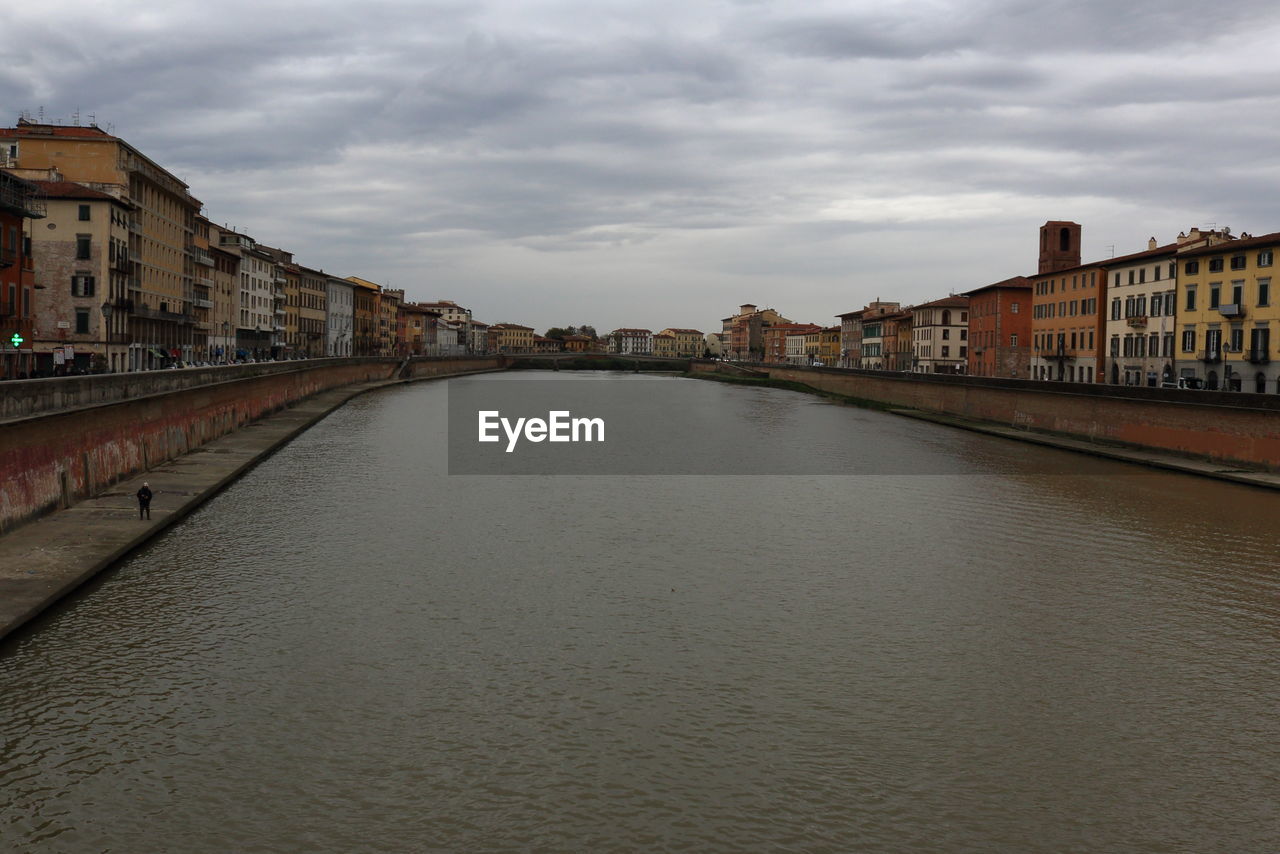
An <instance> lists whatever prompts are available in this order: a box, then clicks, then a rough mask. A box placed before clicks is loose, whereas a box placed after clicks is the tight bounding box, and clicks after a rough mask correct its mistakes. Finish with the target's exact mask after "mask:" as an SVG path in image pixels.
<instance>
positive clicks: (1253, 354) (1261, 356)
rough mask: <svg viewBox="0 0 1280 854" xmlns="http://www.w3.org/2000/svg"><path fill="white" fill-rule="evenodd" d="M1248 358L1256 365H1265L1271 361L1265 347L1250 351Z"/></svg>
mask: <svg viewBox="0 0 1280 854" xmlns="http://www.w3.org/2000/svg"><path fill="white" fill-rule="evenodd" d="M1246 358H1248V360H1249V361H1250V362H1253V363H1254V364H1255V365H1265V364H1266V363H1267V362H1270V361H1271V356H1270V355H1268V353H1267V350H1266V348H1265V347H1262V348H1257V349H1253V350H1249V351H1248V355H1247V357H1246Z"/></svg>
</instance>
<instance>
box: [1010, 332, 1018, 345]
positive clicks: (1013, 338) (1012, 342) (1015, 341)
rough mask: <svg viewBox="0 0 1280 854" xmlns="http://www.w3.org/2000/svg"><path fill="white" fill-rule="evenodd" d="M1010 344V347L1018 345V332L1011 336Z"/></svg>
mask: <svg viewBox="0 0 1280 854" xmlns="http://www.w3.org/2000/svg"><path fill="white" fill-rule="evenodd" d="M1009 346H1010V347H1017V346H1018V336H1017V335H1016V334H1014V335H1010V336H1009Z"/></svg>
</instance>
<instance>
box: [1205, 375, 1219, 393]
mask: <svg viewBox="0 0 1280 854" xmlns="http://www.w3.org/2000/svg"><path fill="white" fill-rule="evenodd" d="M1204 387H1205V388H1208V389H1216V388H1217V387H1218V372H1217V371H1210V372H1209V376H1207V377H1205V381H1204Z"/></svg>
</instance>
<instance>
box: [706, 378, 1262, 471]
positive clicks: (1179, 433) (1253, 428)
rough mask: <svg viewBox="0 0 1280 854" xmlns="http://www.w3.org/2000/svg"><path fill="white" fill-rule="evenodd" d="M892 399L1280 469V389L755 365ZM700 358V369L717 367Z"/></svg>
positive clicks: (851, 393)
mask: <svg viewBox="0 0 1280 854" xmlns="http://www.w3.org/2000/svg"><path fill="white" fill-rule="evenodd" d="M753 367H755V368H757V369H758V370H763V371H765V372H766V373H767V374H768V375H769V377H770V378H772V379H779V380H792V381H794V382H799V383H804V384H805V385H809V386H812V387H814V388H818V389H821V390H823V391H829V392H834V393H836V394H840V395H845V396H848V397H854V398H859V399H862V400H868V401H875V402H877V403H880V404H885V405H888V406H891V407H897V408H903V409H918V410H921V411H924V412H937V413H943V414H946V415H954V416H958V417H961V418H966V419H970V420H973V421H980V422H988V423H992V424H1002V425H1006V426H1013V427H1018V428H1022V429H1026V430H1033V431H1041V432H1047V433H1055V434H1060V435H1064V436H1069V437H1072V438H1077V439H1086V440H1090V441H1095V442H1098V441H1100V442H1108V443H1115V444H1119V445H1125V446H1131V447H1135V448H1144V449H1151V450H1160V451H1170V452H1173V453H1177V454H1182V455H1186V456H1191V457H1198V458H1202V459H1210V460H1216V461H1219V462H1222V463H1224V464H1227V465H1244V466H1249V467H1253V468H1258V467H1261V468H1265V469H1269V470H1272V471H1276V470H1280V395H1265V394H1250V393H1241V392H1207V391H1189V390H1181V389H1156V388H1146V387H1141V388H1136V387H1126V386H1113V385H1081V384H1075V383H1052V382H1034V381H1026V380H1024V381H1019V380H1002V379H995V378H988V377H967V376H940V375H931V374H901V373H892V372H887V371H849V370H841V369H838V368H805V367H796V366H779V365H764V366H760V365H757V366H753ZM714 369H715V363H707V362H700V363H697V364H695V366H694V370H695V371H700V372H705V371H707V370H714Z"/></svg>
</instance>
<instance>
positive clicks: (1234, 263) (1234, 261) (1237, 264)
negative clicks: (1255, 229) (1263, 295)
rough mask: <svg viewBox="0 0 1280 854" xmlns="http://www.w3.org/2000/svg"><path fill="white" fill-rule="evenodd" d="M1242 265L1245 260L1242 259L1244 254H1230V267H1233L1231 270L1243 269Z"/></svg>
mask: <svg viewBox="0 0 1280 854" xmlns="http://www.w3.org/2000/svg"><path fill="white" fill-rule="evenodd" d="M1244 265H1245V260H1244V256H1243V255H1232V256H1231V269H1233V270H1243V269H1244Z"/></svg>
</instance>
